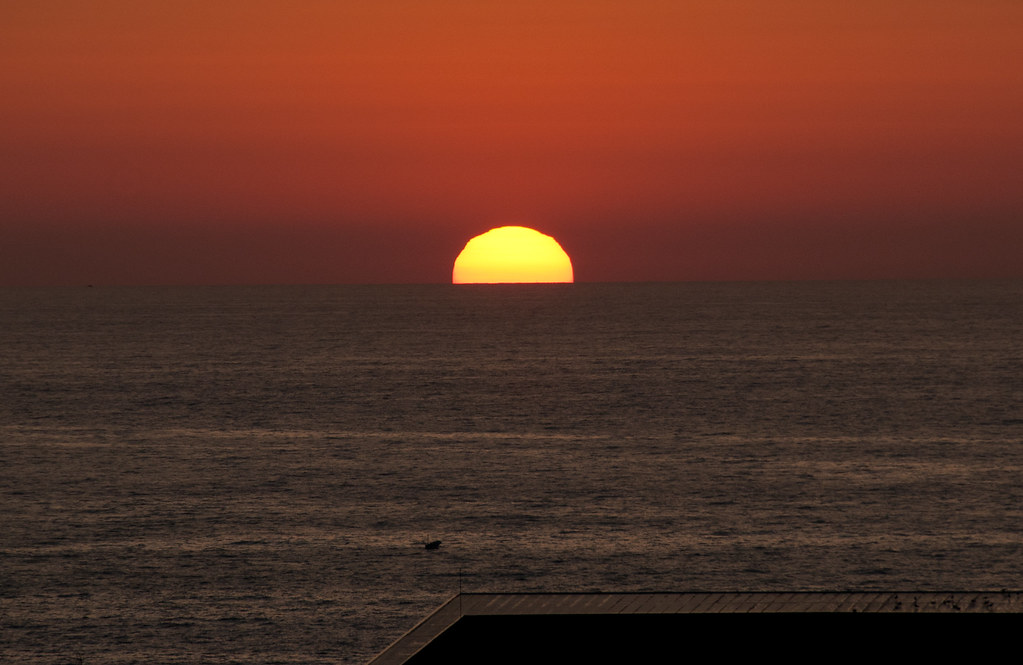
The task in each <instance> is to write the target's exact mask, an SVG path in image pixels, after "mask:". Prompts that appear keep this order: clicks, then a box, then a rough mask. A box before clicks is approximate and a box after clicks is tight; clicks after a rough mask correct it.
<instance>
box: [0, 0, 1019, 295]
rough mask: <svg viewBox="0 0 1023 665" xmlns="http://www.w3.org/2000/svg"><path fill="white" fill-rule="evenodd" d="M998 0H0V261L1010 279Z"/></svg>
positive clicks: (1014, 29)
mask: <svg viewBox="0 0 1023 665" xmlns="http://www.w3.org/2000/svg"><path fill="white" fill-rule="evenodd" d="M1021 35H1023V2H1019V1H1018V0H975V1H973V2H967V1H959V0H883V1H882V0H857V1H848V2H845V1H841V2H829V1H826V0H824V1H822V0H776V1H775V2H769V3H768V2H761V1H759V0H713V1H709V0H708V1H694V2H683V1H678V0H646V1H644V0H638V1H634V2H623V1H621V0H616V1H614V2H611V1H608V0H518V1H517V2H514V3H500V4H498V3H483V2H477V1H473V0H373V1H372V2H370V1H362V0H360V1H355V0H314V1H308V0H307V1H299V2H283V1H280V0H245V1H241V0H219V1H217V2H212V3H211V2H203V1H192V0H174V1H170V2H164V3H142V2H136V1H134V0H130V1H129V0H91V1H90V2H80V1H78V0H33V1H32V2H23V3H4V5H3V7H0V92H2V94H0V127H2V128H3V129H2V131H0V183H2V184H0V284H9V285H19V284H82V283H96V284H133V283H138V284H153V283H161V284H164V283H166V284H195V283H267V282H274V283H309V282H311V283H343V282H446V281H449V279H450V274H451V264H452V262H453V261H454V258H455V256H457V254H458V252H459V251H460V250H461V248H462V246H463V245H464V243H465V241H466V240H468V238H469V237H471V236H473V235H476V234H478V233H481V232H483V231H485V230H487V229H489V228H492V227H495V226H501V225H505V224H521V225H527V226H533V227H535V228H537V229H538V230H540V231H542V232H544V233H547V234H549V235H553V236H554V237H556V238H557V239H558V240H559V241H560V242H561V244H562V246H563V247H564V248H565V249H566V251H568V253H569V254H570V255H571V256H572V259H573V264H574V266H575V272H576V279H577V281H617V280H690V279H696V280H703V279H819V278H876V277H1002V276H1016V277H1023V186H1021V183H1023V175H1021V174H1023V67H1021V66H1020V63H1021V62H1023V38H1021Z"/></svg>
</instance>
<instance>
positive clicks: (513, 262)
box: [451, 226, 574, 284]
mask: <svg viewBox="0 0 1023 665" xmlns="http://www.w3.org/2000/svg"><path fill="white" fill-rule="evenodd" d="M572 281H574V280H573V276H572V261H571V259H569V258H568V254H566V253H565V250H563V249H561V245H559V244H558V241H557V240H555V239H554V238H552V237H550V236H547V235H544V234H542V233H540V232H539V231H534V230H533V229H529V228H526V227H524V226H502V227H500V228H496V229H491V230H489V231H487V232H486V233H484V234H483V235H478V236H476V237H475V238H473V239H472V240H470V241H469V242H467V243H466V244H465V249H463V250H462V253H461V254H459V255H458V258H457V259H455V267H454V269H453V270H452V271H451V282H452V283H453V284H507V283H536V282H572Z"/></svg>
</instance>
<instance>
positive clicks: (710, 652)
mask: <svg viewBox="0 0 1023 665" xmlns="http://www.w3.org/2000/svg"><path fill="white" fill-rule="evenodd" d="M1021 612H1023V592H1018V591H995V592H949V593H933V592H926V593H923V592H921V593H916V592H848V593H831V592H800V593H777V592H752V593H738V592H735V593H709V592H705V593H528V594H517V593H461V594H458V595H457V596H455V597H453V598H452V599H451V600H449V601H448V602H446V603H445V604H444V605H442V606H441V607H439V608H438V609H437V610H436V611H434V612H433V613H432V614H431V615H429V616H428V617H426V619H424V620H423V621H422V622H420V623H419V624H418V625H417V626H415V627H414V628H413V629H412V630H410V631H409V632H408V633H406V634H405V635H404V636H403V637H402V638H401V639H399V640H398V641H397V642H395V643H394V644H392V645H391V646H390V647H388V648H387V649H386V650H384V651H383V652H382V653H381V654H380V655H379V656H377V657H376V658H375V659H373V660H372V661H371V665H399V664H410V665H423V664H424V663H526V664H527V665H540V664H543V663H638V662H676V661H682V660H689V659H692V658H706V657H712V658H722V657H727V658H728V659H729V660H731V659H738V658H741V659H745V658H754V659H763V658H768V657H770V658H771V659H772V660H773V659H774V658H775V657H779V656H780V657H782V658H784V659H785V661H786V662H788V663H792V662H815V663H816V662H821V661H822V660H830V659H834V658H835V657H836V656H839V657H840V658H839V660H841V661H842V662H849V661H850V659H851V660H854V661H855V660H860V659H863V660H866V659H868V658H869V659H870V660H872V661H876V660H888V659H891V658H893V657H894V658H900V657H902V658H907V659H912V660H918V659H920V658H921V657H927V656H931V657H935V658H937V657H939V656H940V657H942V659H945V658H948V657H954V656H959V657H963V658H970V659H971V660H972V659H977V658H983V659H986V660H992V659H995V656H996V654H999V653H1003V652H1004V651H1005V649H1006V647H1008V648H1009V650H1010V651H1009V653H1018V645H1019V642H1020V638H1021V635H1023V632H1021V630H1023V621H1021V619H1023V614H1020V613H1021ZM992 615H1000V616H992Z"/></svg>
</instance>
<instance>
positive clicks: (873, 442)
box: [0, 281, 1023, 663]
mask: <svg viewBox="0 0 1023 665" xmlns="http://www.w3.org/2000/svg"><path fill="white" fill-rule="evenodd" d="M1021 466H1023V283H1021V282H1018V281H1017V282H864V283H764V284H576V285H509V286H489V287H483V286H479V287H473V286H465V287H453V286H447V285H443V286H440V285H438V286H352V287H251V288H245V287H231V288H124V289H120V288H117V289H115V288H96V289H86V288H82V289H42V290H33V289H7V290H0V497H2V505H0V661H3V662H27V663H28V662H30V663H68V662H79V660H78V659H81V661H83V662H85V663H128V662H164V663H200V662H203V663H222V662H239V663H337V662H342V663H358V662H364V661H366V660H367V659H368V658H370V657H371V656H372V655H374V654H375V653H377V652H378V651H379V650H380V649H382V648H383V647H385V646H386V645H387V644H388V643H390V642H391V641H392V640H394V639H395V638H397V637H398V636H399V635H400V634H401V633H402V632H404V631H405V630H407V629H408V628H410V627H411V626H412V625H413V624H414V623H415V622H416V621H418V620H419V619H420V618H421V617H422V616H424V615H425V614H426V613H428V612H429V611H430V610H431V609H432V608H433V607H435V606H436V605H438V604H440V603H441V602H442V601H443V600H445V599H446V598H447V597H449V596H450V595H452V594H453V593H455V592H457V591H458V589H459V586H461V588H463V589H465V590H467V591H529V590H551V591H573V590H603V591H634V590H664V591H681V590H741V589H773V590H794V589H919V590H947V589H985V590H987V589H1002V588H1012V589H1019V588H1021V587H1023V483H1021V482H1020V480H1021ZM434 539H440V540H442V541H443V545H442V547H441V548H440V549H439V550H437V551H426V550H425V549H424V548H423V545H422V543H424V542H425V541H428V540H434Z"/></svg>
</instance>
